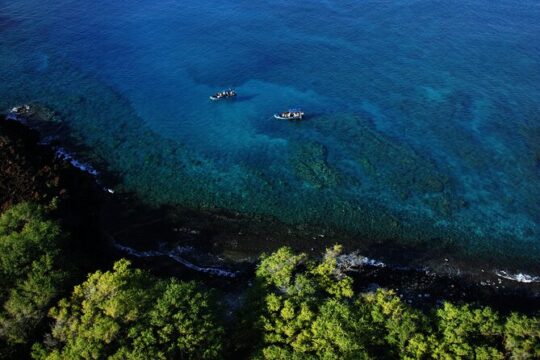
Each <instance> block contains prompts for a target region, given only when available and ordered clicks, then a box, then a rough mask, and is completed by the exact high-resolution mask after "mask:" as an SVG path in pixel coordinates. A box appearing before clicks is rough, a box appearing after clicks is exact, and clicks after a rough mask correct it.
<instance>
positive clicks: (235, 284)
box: [0, 120, 540, 310]
mask: <svg viewBox="0 0 540 360" xmlns="http://www.w3.org/2000/svg"><path fill="white" fill-rule="evenodd" d="M298 151H299V152H305V151H307V152H309V153H310V154H312V155H313V156H312V157H309V156H303V157H302V159H303V161H302V162H299V163H298V164H297V167H298V169H299V171H301V173H305V177H306V181H307V182H309V183H311V184H312V185H313V186H317V184H319V186H331V183H332V182H333V181H338V180H337V179H336V178H335V177H334V176H333V175H332V174H333V173H332V169H331V168H329V167H327V165H326V163H325V158H326V154H325V150H324V147H323V146H322V145H321V144H316V143H308V144H305V147H304V148H302V149H298ZM306 159H307V160H306ZM0 199H1V200H2V203H1V205H2V208H3V209H5V208H8V207H10V206H11V205H13V204H15V203H19V202H22V201H32V202H38V203H42V204H55V206H56V210H54V211H53V214H55V215H56V217H58V219H60V220H61V221H62V223H63V224H64V225H65V226H66V227H67V229H68V230H69V231H70V233H72V234H73V235H74V236H73V238H75V239H77V241H76V243H74V244H73V249H72V250H73V254H74V256H81V254H84V256H82V257H83V258H86V259H88V262H89V263H92V265H91V266H95V263H96V262H98V263H99V262H100V261H101V262H102V263H103V262H110V261H111V260H113V259H115V258H118V257H119V256H126V255H128V256H129V255H130V253H129V252H128V253H126V252H121V251H120V252H119V251H118V249H114V247H113V246H111V245H114V243H115V242H116V243H121V244H124V245H125V246H129V247H130V248H131V249H132V250H133V251H135V252H136V251H138V252H139V253H140V254H144V256H139V257H135V260H136V261H137V263H138V264H139V265H141V266H144V267H147V268H150V269H152V270H153V271H154V272H156V273H161V274H174V275H176V276H179V277H181V278H197V279H203V281H205V282H207V283H209V284H212V285H213V286H219V287H222V288H226V289H231V288H234V289H238V288H239V287H240V288H243V287H244V286H245V281H246V279H249V278H250V277H251V275H250V274H251V273H252V272H251V269H252V264H253V263H254V262H255V261H256V259H257V258H258V255H259V254H260V253H261V252H263V251H264V252H270V251H275V250H276V249H278V248H279V247H281V246H283V245H284V243H285V242H286V243H287V244H288V245H289V246H291V247H293V248H295V249H299V250H303V251H307V252H309V253H311V254H313V255H314V256H317V254H319V253H320V251H321V250H322V249H323V248H324V247H327V246H329V244H332V243H333V242H332V241H334V240H332V241H330V240H329V239H335V238H339V236H337V235H336V234H331V233H327V234H326V235H324V236H322V235H320V236H319V235H317V232H316V229H312V228H310V227H309V226H296V227H294V228H291V227H290V226H287V225H285V224H282V223H279V222H277V221H272V220H269V219H266V218H256V217H244V216H241V215H240V214H232V213H227V212H223V211H208V210H199V211H195V210H189V209H185V208H181V207H178V206H165V207H152V206H148V205H146V204H145V203H144V202H141V201H140V200H139V199H138V198H137V197H136V196H134V195H130V194H129V193H124V194H118V195H114V196H111V195H110V194H108V193H107V192H106V191H104V189H103V188H102V186H100V185H98V183H97V182H96V178H95V176H92V175H91V174H89V173H88V172H84V171H81V170H80V169H79V168H76V167H74V166H73V165H72V164H71V163H70V162H69V161H66V160H65V159H63V158H61V157H59V156H58V154H57V152H56V151H55V150H54V149H53V148H52V147H51V146H50V145H43V144H40V136H39V134H38V133H37V132H36V131H33V130H31V129H29V128H28V127H27V126H25V125H23V124H21V123H19V122H16V121H11V120H0ZM284 239H285V240H284ZM329 241H330V242H329ZM344 245H345V246H346V248H349V249H352V248H354V244H348V243H347V242H345V243H344ZM160 246H161V247H162V248H161V249H159V252H160V254H161V255H160V254H158V252H157V249H158V248H159V247H160ZM135 249H137V250H135ZM179 249H180V250H181V251H180V250H179ZM392 249H393V250H392ZM400 249H401V248H400V247H399V245H398V244H393V245H392V244H389V243H385V244H384V246H383V244H381V248H380V250H378V251H376V252H375V253H376V254H381V255H382V254H385V253H386V254H387V255H388V254H389V253H392V252H407V251H408V250H407V249H401V250H400ZM168 251H169V252H171V253H172V254H173V256H165V255H163V254H166V253H167V252H168ZM133 253H134V252H132V254H131V255H132V256H133ZM153 254H155V255H153ZM177 255H178V256H180V255H181V256H182V257H183V258H182V261H180V262H179V261H175V260H174V257H175V256H177ZM390 257H391V255H390ZM222 259H226V261H225V262H223V260H222ZM186 264H188V265H189V264H198V265H195V266H191V267H190V266H186ZM205 266H206V267H208V266H210V267H215V268H219V266H228V267H229V268H230V269H235V268H236V270H240V272H241V276H239V277H237V278H236V279H224V278H222V277H219V276H215V275H214V274H213V273H210V274H207V273H206V274H205V273H202V274H201V273H200V271H198V269H201V268H204V267H205ZM437 270H438V271H437V272H433V271H429V270H426V269H414V268H396V267H395V266H392V265H391V264H388V265H387V266H381V264H377V263H370V262H367V263H365V264H364V265H363V266H360V267H358V268H357V269H355V272H354V277H355V278H356V281H355V284H356V286H358V287H359V289H367V288H370V287H372V286H374V285H376V286H379V285H380V286H384V287H388V288H393V289H396V290H397V291H398V293H400V294H402V296H404V298H405V299H408V301H410V302H412V303H416V304H418V305H422V304H424V305H427V306H432V305H433V304H435V303H436V302H437V301H439V300H440V299H448V300H453V301H463V300H465V301H480V302H481V303H488V304H491V305H493V306H495V307H497V308H501V309H505V308H507V307H510V308H520V309H524V310H536V309H537V302H536V300H537V297H538V296H540V289H539V288H538V286H537V285H536V284H523V285H521V284H519V283H516V282H513V281H508V280H505V279H501V278H498V277H496V276H495V274H491V273H485V274H481V275H480V276H479V275H478V274H476V275H474V274H470V273H466V272H465V273H464V272H462V268H460V267H459V265H458V264H457V263H453V262H452V259H450V261H449V262H448V259H446V261H445V262H443V265H441V266H440V267H439V269H437Z"/></svg>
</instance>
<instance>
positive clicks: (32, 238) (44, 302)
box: [0, 203, 65, 357]
mask: <svg viewBox="0 0 540 360" xmlns="http://www.w3.org/2000/svg"><path fill="white" fill-rule="evenodd" d="M60 234H61V231H60V228H59V227H58V225H57V224H56V223H54V222H52V221H49V220H47V219H46V216H45V213H44V211H43V209H42V208H41V207H39V206H36V205H31V204H26V203H25V204H20V205H17V206H15V207H13V208H12V209H10V210H8V211H6V212H5V213H4V214H2V216H1V217H0V284H1V287H0V302H1V304H2V308H1V309H0V345H2V346H1V348H2V350H0V356H3V357H5V356H16V354H17V351H21V349H22V348H24V347H25V346H26V345H28V344H27V343H28V342H29V341H31V340H32V338H33V337H34V336H35V332H36V330H37V329H38V327H39V325H40V324H41V322H42V320H43V319H44V317H45V316H46V314H47V310H48V308H49V307H50V306H51V305H52V301H53V300H54V299H55V298H56V297H57V296H58V294H59V292H60V291H61V289H62V286H63V283H64V280H65V273H64V272H62V271H61V270H59V268H60V267H59V264H58V253H59V244H58V242H59V239H60V237H61V235H60Z"/></svg>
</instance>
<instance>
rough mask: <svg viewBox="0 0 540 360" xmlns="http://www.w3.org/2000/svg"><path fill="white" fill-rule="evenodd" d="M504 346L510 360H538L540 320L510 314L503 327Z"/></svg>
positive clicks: (539, 355)
mask: <svg viewBox="0 0 540 360" xmlns="http://www.w3.org/2000/svg"><path fill="white" fill-rule="evenodd" d="M504 346H505V348H506V350H507V351H508V353H509V355H510V357H511V358H512V359H538V358H540V319H539V318H538V317H536V318H534V317H527V316H524V315H520V314H516V313H513V314H511V315H510V316H509V317H508V319H507V320H506V323H505V325H504Z"/></svg>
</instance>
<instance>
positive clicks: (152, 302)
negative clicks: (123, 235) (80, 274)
mask: <svg viewBox="0 0 540 360" xmlns="http://www.w3.org/2000/svg"><path fill="white" fill-rule="evenodd" d="M214 310H215V304H214V303H213V302H212V301H211V296H210V295H209V294H208V292H204V291H202V290H198V289H197V288H196V286H195V284H193V283H180V282H177V281H175V280H167V281H166V280H158V279H156V278H154V277H152V276H151V275H149V274H148V273H147V272H144V271H142V270H139V269H133V268H131V266H130V263H129V261H127V260H120V261H118V262H117V263H115V265H114V267H113V271H107V272H101V271H98V272H96V273H94V274H92V275H90V276H89V277H88V280H87V281H85V282H84V283H83V284H81V285H78V286H76V287H75V289H74V291H73V293H72V295H71V297H70V298H69V299H63V300H61V301H60V302H59V304H58V306H56V307H55V308H53V309H52V310H51V311H50V315H51V317H52V318H53V319H54V325H53V327H52V331H51V334H50V335H49V337H48V339H46V341H45V343H44V344H43V345H42V344H39V345H35V346H34V351H33V356H34V358H36V359H66V358H67V359H96V358H111V359H147V358H152V359H171V358H183V359H192V358H193V359H195V358H203V359H212V358H216V357H218V356H219V355H220V350H221V334H222V332H223V330H222V328H221V327H220V326H219V325H218V324H216V316H215V314H214Z"/></svg>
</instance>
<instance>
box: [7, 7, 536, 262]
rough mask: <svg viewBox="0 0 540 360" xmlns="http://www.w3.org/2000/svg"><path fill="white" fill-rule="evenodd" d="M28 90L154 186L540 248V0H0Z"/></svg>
mask: <svg viewBox="0 0 540 360" xmlns="http://www.w3.org/2000/svg"><path fill="white" fill-rule="evenodd" d="M229 86H232V87H235V88H236V89H237V91H238V93H239V98H238V99H237V100H235V101H231V102H220V103H215V102H211V101H209V99H208V96H209V95H210V94H212V93H213V92H215V91H217V90H220V89H222V88H225V87H229ZM28 101H34V102H40V103H42V104H45V105H47V106H49V107H51V108H54V109H56V110H58V112H59V113H60V115H61V116H62V118H63V119H64V120H65V121H66V122H67V123H68V124H69V125H70V127H71V129H72V132H73V134H74V135H75V136H76V137H77V138H78V140H79V141H80V142H81V143H83V144H85V145H87V146H89V147H90V149H91V151H92V154H93V155H94V156H95V157H96V158H100V159H104V160H107V162H108V163H109V170H111V171H113V172H115V173H116V174H119V175H120V176H121V177H122V179H123V184H121V185H119V187H118V190H129V191H131V190H135V191H137V192H138V193H139V194H140V195H141V197H143V198H145V199H146V200H148V201H150V202H153V203H177V204H183V205H187V206H190V207H195V208H199V207H202V208H224V209H228V210H232V211H238V212H241V213H244V214H247V215H263V216H271V217H275V218H277V219H279V220H281V221H283V222H286V223H290V224H295V225H298V224H319V225H322V226H326V227H337V228H340V229H343V230H346V231H348V232H350V233H351V234H356V237H357V238H358V241H359V242H360V241H366V240H365V239H368V238H369V239H371V240H373V241H376V240H380V239H389V238H391V239H397V240H398V241H402V242H404V243H407V244H411V243H416V242H422V243H423V244H427V246H446V247H449V248H452V249H459V251H463V252H464V253H469V254H477V253H478V254H484V255H486V254H487V256H489V257H493V258H494V259H495V258H498V257H499V258H503V257H507V256H510V255H516V256H522V257H527V258H529V259H530V261H531V263H533V264H534V263H535V262H536V264H538V260H537V259H538V256H539V255H540V3H539V2H538V1H536V0H523V1H514V0H500V1H487V0H456V1H427V0H396V1H380V0H377V1H359V0H355V1H352V0H339V1H338V0H313V1H299V0H288V1H279V0H274V1H263V0H261V1H256V2H254V1H248V0H235V1H230V0H223V1H204V0H198V1H193V0H182V1H179V0H130V1H126V0H116V1H105V0H94V1H74V0H51V1H43V0H40V1H38V0H10V1H7V0H0V108H2V109H7V108H9V107H11V106H14V105H17V104H20V103H22V102H28ZM290 106H300V107H302V108H303V109H304V111H306V113H307V114H308V118H307V119H306V120H305V121H303V122H301V123H291V122H286V121H285V122H283V121H278V120H275V119H273V118H272V114H273V113H275V112H277V111H281V110H283V109H287V108H288V107H290Z"/></svg>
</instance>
